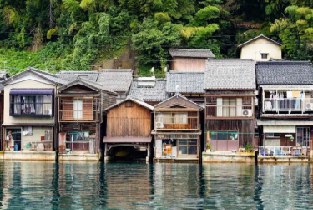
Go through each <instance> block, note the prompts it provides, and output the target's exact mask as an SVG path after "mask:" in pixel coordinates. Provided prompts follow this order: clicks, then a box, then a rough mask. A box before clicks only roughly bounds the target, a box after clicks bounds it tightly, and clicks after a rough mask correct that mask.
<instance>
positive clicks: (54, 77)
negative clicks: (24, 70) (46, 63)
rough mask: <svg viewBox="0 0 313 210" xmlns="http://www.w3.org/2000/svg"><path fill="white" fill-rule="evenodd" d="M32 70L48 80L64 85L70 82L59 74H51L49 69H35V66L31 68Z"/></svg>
mask: <svg viewBox="0 0 313 210" xmlns="http://www.w3.org/2000/svg"><path fill="white" fill-rule="evenodd" d="M31 71H33V72H34V73H36V74H38V75H40V76H42V77H44V78H46V79H47V80H50V81H52V82H55V83H58V84H62V85H66V84H68V81H67V80H64V79H62V78H59V77H58V76H57V75H54V74H51V73H49V72H47V71H42V70H38V69H34V68H31Z"/></svg>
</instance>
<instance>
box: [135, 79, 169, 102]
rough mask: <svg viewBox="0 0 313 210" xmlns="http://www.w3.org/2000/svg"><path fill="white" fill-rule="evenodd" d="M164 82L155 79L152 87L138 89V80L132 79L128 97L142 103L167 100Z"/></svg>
mask: <svg viewBox="0 0 313 210" xmlns="http://www.w3.org/2000/svg"><path fill="white" fill-rule="evenodd" d="M165 87H166V80H164V79H156V80H155V85H154V87H138V80H137V79H134V80H133V82H132V85H131V87H130V91H129V96H131V97H133V98H138V99H140V100H143V101H163V100H165V99H166V98H167V95H166V91H165Z"/></svg>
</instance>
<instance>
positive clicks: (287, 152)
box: [259, 146, 309, 156]
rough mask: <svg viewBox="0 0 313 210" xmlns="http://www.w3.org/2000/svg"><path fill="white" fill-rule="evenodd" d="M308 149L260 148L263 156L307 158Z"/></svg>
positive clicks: (289, 147)
mask: <svg viewBox="0 0 313 210" xmlns="http://www.w3.org/2000/svg"><path fill="white" fill-rule="evenodd" d="M308 151H309V148H308V147H296V146H259V155H261V156H307V155H308Z"/></svg>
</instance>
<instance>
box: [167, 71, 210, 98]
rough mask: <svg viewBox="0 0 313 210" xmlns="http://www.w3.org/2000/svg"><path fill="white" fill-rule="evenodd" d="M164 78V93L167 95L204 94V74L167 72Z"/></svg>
mask: <svg viewBox="0 0 313 210" xmlns="http://www.w3.org/2000/svg"><path fill="white" fill-rule="evenodd" d="M166 77H167V82H166V91H167V92H169V93H176V92H178V93H195V94H201V93H204V90H203V83H204V72H186V71H169V72H168V73H167V74H166ZM176 87H177V90H176Z"/></svg>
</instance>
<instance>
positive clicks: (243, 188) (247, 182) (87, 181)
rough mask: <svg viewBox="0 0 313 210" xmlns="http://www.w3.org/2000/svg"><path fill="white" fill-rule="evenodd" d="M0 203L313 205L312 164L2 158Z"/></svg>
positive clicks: (87, 206) (42, 206) (94, 206)
mask: <svg viewBox="0 0 313 210" xmlns="http://www.w3.org/2000/svg"><path fill="white" fill-rule="evenodd" d="M0 208H1V209H310V208H311V209H312V208H313V165H299V164H296V165H287V164H286V165H260V166H258V167H255V166H254V165H247V164H206V165H203V166H202V167H199V165H197V164H169V163H157V164H146V163H106V164H103V163H88V162H87V163H86V162H84V163H80V162H79V163H78V162H76V163H74V162H71V163H59V164H57V163H54V162H10V161H9V162H0Z"/></svg>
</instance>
